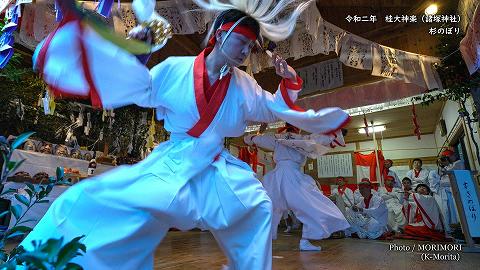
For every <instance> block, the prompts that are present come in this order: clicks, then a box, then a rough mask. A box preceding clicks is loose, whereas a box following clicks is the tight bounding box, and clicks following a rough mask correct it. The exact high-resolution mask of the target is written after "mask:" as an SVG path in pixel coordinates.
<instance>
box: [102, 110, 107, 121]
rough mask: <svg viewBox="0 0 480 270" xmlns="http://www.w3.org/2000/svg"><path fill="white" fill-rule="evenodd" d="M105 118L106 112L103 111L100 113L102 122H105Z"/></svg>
mask: <svg viewBox="0 0 480 270" xmlns="http://www.w3.org/2000/svg"><path fill="white" fill-rule="evenodd" d="M105 117H107V111H106V110H105V109H103V111H102V122H105Z"/></svg>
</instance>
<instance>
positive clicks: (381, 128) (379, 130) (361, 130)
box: [358, 126, 387, 134]
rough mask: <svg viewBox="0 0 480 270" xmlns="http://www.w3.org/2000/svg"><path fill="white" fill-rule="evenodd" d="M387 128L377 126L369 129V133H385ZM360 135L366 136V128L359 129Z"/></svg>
mask: <svg viewBox="0 0 480 270" xmlns="http://www.w3.org/2000/svg"><path fill="white" fill-rule="evenodd" d="M386 129H387V128H386V127H385V126H375V127H368V133H372V132H373V131H374V130H375V132H381V131H385V130H386ZM358 133H360V134H365V128H359V129H358Z"/></svg>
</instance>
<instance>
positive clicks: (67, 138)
mask: <svg viewBox="0 0 480 270" xmlns="http://www.w3.org/2000/svg"><path fill="white" fill-rule="evenodd" d="M72 136H73V130H72V128H69V129H68V131H67V137H66V138H65V144H67V145H69V144H70V140H71V138H72Z"/></svg>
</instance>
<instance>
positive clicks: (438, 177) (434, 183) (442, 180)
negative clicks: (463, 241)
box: [428, 160, 465, 232]
mask: <svg viewBox="0 0 480 270" xmlns="http://www.w3.org/2000/svg"><path fill="white" fill-rule="evenodd" d="M464 169H465V165H464V164H463V162H462V161H461V160H457V161H455V162H454V163H452V164H450V165H448V166H446V167H445V168H443V169H441V170H440V171H439V172H437V171H431V172H430V175H429V177H428V181H429V185H430V189H431V190H432V192H433V196H434V198H435V200H436V201H437V203H438V207H439V208H440V211H441V213H442V219H443V224H444V226H445V230H446V231H447V232H450V231H451V228H450V224H455V223H459V220H458V214H457V208H456V204H455V200H454V199H453V193H452V186H451V185H450V178H449V177H448V174H447V171H450V170H464Z"/></svg>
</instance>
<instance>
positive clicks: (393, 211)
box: [378, 175, 406, 233]
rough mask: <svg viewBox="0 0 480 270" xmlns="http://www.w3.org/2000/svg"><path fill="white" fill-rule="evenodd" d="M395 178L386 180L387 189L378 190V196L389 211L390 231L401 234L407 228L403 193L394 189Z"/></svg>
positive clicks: (390, 177)
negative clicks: (403, 207)
mask: <svg viewBox="0 0 480 270" xmlns="http://www.w3.org/2000/svg"><path fill="white" fill-rule="evenodd" d="M394 182H395V178H394V177H393V176H390V175H388V176H387V177H386V179H385V187H380V188H379V189H378V194H379V195H380V197H382V199H383V200H384V201H385V203H386V205H387V209H388V229H389V230H390V231H394V232H395V233H400V228H402V227H403V226H405V223H406V219H405V216H404V215H403V213H402V204H403V192H402V189H400V188H397V187H394Z"/></svg>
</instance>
